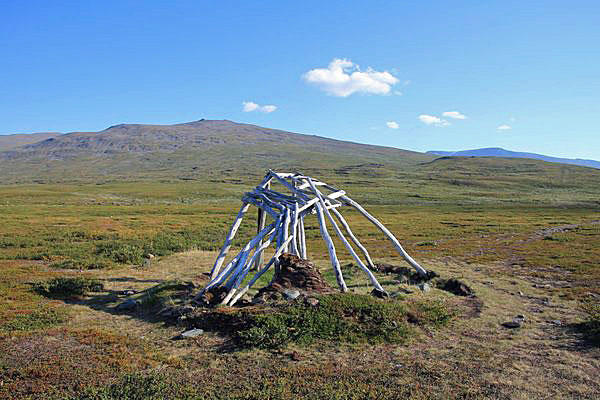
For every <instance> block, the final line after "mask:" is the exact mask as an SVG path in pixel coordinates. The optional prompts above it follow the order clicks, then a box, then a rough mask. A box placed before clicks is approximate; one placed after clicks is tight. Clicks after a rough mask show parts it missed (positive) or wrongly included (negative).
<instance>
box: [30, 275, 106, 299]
mask: <svg viewBox="0 0 600 400" xmlns="http://www.w3.org/2000/svg"><path fill="white" fill-rule="evenodd" d="M103 288H104V285H103V284H102V282H101V281H99V280H98V279H94V278H84V277H57V278H52V279H50V280H48V281H44V282H38V283H36V284H34V286H33V289H34V290H35V291H36V292H37V293H38V294H41V295H42V296H46V297H50V298H57V299H59V298H67V297H73V296H83V295H85V294H86V293H88V292H99V291H101V290H102V289H103Z"/></svg>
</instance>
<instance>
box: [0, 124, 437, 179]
mask: <svg viewBox="0 0 600 400" xmlns="http://www.w3.org/2000/svg"><path fill="white" fill-rule="evenodd" d="M433 159H435V157H433V156H431V155H426V154H423V153H417V152H413V151H407V150H401V149H397V148H391V147H383V146H372V145H365V144H359V143H352V142H346V141H341V140H335V139H329V138H325V137H320V136H315V135H305V134H299V133H292V132H286V131H281V130H277V129H269V128H263V127H260V126H256V125H250V124H241V123H236V122H232V121H227V120H199V121H194V122H188V123H183V124H175V125H143V124H121V125H114V126H111V127H109V128H107V129H105V130H103V131H100V132H74V133H67V134H63V135H60V136H56V137H51V138H48V139H46V140H43V141H38V142H36V143H32V144H28V145H25V146H21V147H18V148H13V149H12V150H9V151H3V152H0V171H2V174H0V182H7V183H10V182H27V181H67V180H76V181H88V180H94V179H96V178H103V177H106V178H107V179H152V178H165V179H171V178H178V179H191V180H195V179H200V178H202V179H224V178H226V177H233V176H235V177H238V178H239V177H240V176H241V177H248V176H252V175H254V176H257V175H262V174H264V171H265V170H266V169H268V168H272V169H285V170H301V171H307V173H308V171H311V170H312V171H314V170H317V169H319V170H326V171H331V172H334V173H336V174H341V175H344V174H355V173H357V172H356V171H363V172H364V173H365V174H366V175H369V174H372V175H374V176H378V174H382V173H387V174H390V173H391V172H390V171H395V170H400V169H402V168H404V167H406V166H407V165H417V164H418V163H420V162H428V161H431V160H433ZM365 171H366V172H365ZM252 179H254V178H252Z"/></svg>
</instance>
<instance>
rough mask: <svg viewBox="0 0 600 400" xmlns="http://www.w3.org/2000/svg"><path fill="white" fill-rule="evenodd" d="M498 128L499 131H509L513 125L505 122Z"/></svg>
mask: <svg viewBox="0 0 600 400" xmlns="http://www.w3.org/2000/svg"><path fill="white" fill-rule="evenodd" d="M496 129H498V130H499V131H508V130H511V129H512V126H510V125H506V124H503V125H500V126H499V127H497V128H496Z"/></svg>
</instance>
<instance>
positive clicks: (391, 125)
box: [385, 121, 400, 129]
mask: <svg viewBox="0 0 600 400" xmlns="http://www.w3.org/2000/svg"><path fill="white" fill-rule="evenodd" d="M385 124H386V125H387V127H388V128H390V129H398V128H400V125H398V123H397V122H396V121H388V122H386V123H385Z"/></svg>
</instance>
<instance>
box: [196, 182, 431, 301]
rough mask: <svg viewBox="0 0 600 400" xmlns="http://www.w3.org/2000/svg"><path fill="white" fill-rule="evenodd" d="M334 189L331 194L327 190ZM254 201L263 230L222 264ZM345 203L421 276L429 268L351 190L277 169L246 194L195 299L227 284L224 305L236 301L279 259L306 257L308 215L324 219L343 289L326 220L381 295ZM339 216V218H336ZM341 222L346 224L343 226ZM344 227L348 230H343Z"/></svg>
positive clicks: (343, 288) (324, 230) (323, 230)
mask: <svg viewBox="0 0 600 400" xmlns="http://www.w3.org/2000/svg"><path fill="white" fill-rule="evenodd" d="M271 182H277V183H280V184H281V185H282V186H284V187H285V188H286V189H287V191H289V193H290V194H284V193H280V192H277V191H274V190H272V189H271ZM326 191H327V192H329V193H326ZM250 205H254V206H256V207H258V233H257V235H256V236H255V237H254V238H252V239H251V240H250V241H249V242H248V243H247V244H246V245H245V246H244V247H243V248H242V250H241V251H240V252H239V253H238V254H237V255H236V256H235V257H234V258H233V259H232V260H231V261H229V263H227V264H226V265H225V266H224V267H223V263H224V261H225V258H226V256H227V253H228V252H229V250H230V248H231V245H232V242H233V238H234V237H235V234H236V232H237V230H238V228H239V227H240V224H241V222H242V219H243V218H244V215H245V214H246V213H247V212H248V209H249V208H250ZM342 206H350V207H353V208H355V209H356V210H358V212H359V213H360V214H362V215H363V216H364V217H365V218H367V219H368V220H369V221H370V222H371V223H373V224H374V225H375V226H376V227H377V228H379V230H381V231H382V232H383V234H384V235H385V236H386V237H387V238H388V239H389V240H390V241H391V242H392V243H393V245H394V247H395V248H396V250H397V251H398V253H399V254H400V255H401V256H402V257H403V258H404V259H405V260H406V261H407V262H408V263H409V264H410V265H411V266H412V267H413V268H414V269H415V270H416V271H417V272H418V273H419V274H420V275H422V276H426V275H427V271H426V270H425V269H424V268H423V267H421V266H420V265H419V264H418V263H417V262H416V261H415V260H414V259H413V258H412V257H411V256H410V255H408V253H406V251H405V250H404V249H403V248H402V246H401V245H400V243H399V242H398V239H396V237H395V236H394V235H393V234H392V233H391V232H390V231H389V230H388V229H387V228H386V227H385V226H384V225H383V224H382V223H381V222H379V221H378V220H377V219H376V218H375V217H373V216H372V215H371V214H369V213H368V212H367V211H366V210H365V209H364V208H363V207H362V206H361V205H360V204H358V203H357V202H355V201H354V200H352V199H351V198H350V197H348V196H347V195H346V192H345V191H343V190H339V189H337V188H335V187H332V186H330V185H328V184H326V183H324V182H321V181H319V180H316V179H313V178H311V177H309V176H306V175H302V174H299V173H278V172H274V171H271V170H269V172H268V173H267V174H266V175H265V177H264V179H263V180H262V182H261V183H260V184H259V185H258V186H256V188H254V190H252V191H251V192H247V193H245V194H244V196H243V197H242V207H241V208H240V211H239V212H238V214H237V217H236V219H235V221H234V222H233V224H232V225H231V229H230V230H229V233H228V234H227V237H226V238H225V243H224V244H223V247H222V248H221V251H220V252H219V255H218V256H217V259H216V261H215V263H214V266H213V268H212V271H211V273H210V277H211V280H210V282H209V283H208V284H207V285H206V286H205V287H204V288H203V289H202V290H201V291H200V293H199V294H198V295H197V297H196V298H200V297H201V296H202V295H204V294H205V293H206V292H207V291H209V290H211V289H215V288H218V287H224V288H225V289H226V291H227V295H226V296H225V298H224V299H223V300H222V302H221V304H222V305H229V306H233V305H234V304H235V303H236V302H237V301H238V300H239V299H240V298H241V297H242V296H243V295H244V294H245V293H246V292H247V291H248V290H249V289H250V288H251V287H252V286H253V285H254V284H255V283H256V281H257V280H258V279H259V278H260V277H261V276H262V275H263V274H264V273H265V272H267V271H268V270H269V268H271V267H272V266H274V267H275V268H276V270H277V268H278V267H279V266H278V258H279V256H280V255H281V254H282V253H284V252H288V253H292V254H295V255H297V256H298V257H301V258H303V259H306V236H305V232H304V218H305V217H306V216H307V215H309V214H316V215H317V218H318V220H319V225H320V231H321V236H322V237H323V240H324V241H325V243H326V244H327V248H328V250H329V257H330V259H331V264H332V265H333V270H334V272H335V276H336V280H337V283H338V285H339V287H340V290H341V291H342V292H346V291H347V290H348V288H347V287H346V282H345V281H344V276H343V275H342V270H341V267H340V263H339V260H338V258H337V255H336V250H335V245H334V243H333V240H332V238H331V236H330V234H329V231H328V229H327V224H326V221H329V224H330V225H331V227H332V228H333V231H334V232H335V234H336V235H337V236H338V238H339V239H340V240H341V242H342V243H343V244H344V246H345V247H346V248H347V249H348V251H349V252H350V254H351V255H352V257H353V258H354V260H355V261H356V263H357V264H358V266H359V267H360V269H362V270H363V272H364V273H365V274H367V276H368V277H369V280H370V281H371V283H372V285H373V286H374V288H375V289H374V290H376V291H377V292H379V293H380V294H382V295H385V294H387V292H386V291H385V289H383V287H382V286H381V285H380V284H379V282H378V281H377V278H376V277H375V275H374V274H373V272H372V270H374V269H375V265H374V264H373V261H372V259H371V256H370V255H369V252H368V251H367V249H366V248H365V247H364V246H363V245H362V244H361V242H360V241H359V240H358V239H357V238H356V236H354V234H353V233H352V230H351V229H350V226H349V225H348V223H347V222H346V220H345V219H344V217H343V216H342V214H341V213H340V211H339V210H338V208H341V207H342ZM267 215H269V216H270V217H272V218H273V222H271V223H270V224H269V225H266V216H267ZM336 220H337V222H336ZM340 226H341V228H340ZM342 229H343V230H344V231H345V233H346V235H344V233H343V232H342ZM347 237H348V238H350V241H351V242H352V243H353V244H354V245H355V246H356V248H358V250H359V251H360V253H362V255H363V257H364V262H363V260H362V259H361V257H359V255H358V254H357V252H356V251H355V250H354V248H353V246H352V244H351V243H350V241H348V239H347ZM272 243H276V250H275V253H274V254H273V256H272V257H271V259H270V260H269V261H268V262H267V263H266V264H264V263H263V253H264V251H265V249H267V248H268V247H270V246H271V244H272ZM252 270H255V273H254V276H253V277H252V279H250V280H249V281H248V282H247V283H246V284H245V285H244V286H243V287H242V283H243V282H244V280H245V279H246V277H247V276H248V274H249V273H250V272H251V271H252Z"/></svg>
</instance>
